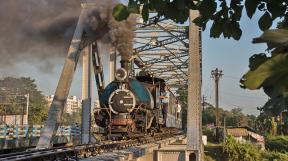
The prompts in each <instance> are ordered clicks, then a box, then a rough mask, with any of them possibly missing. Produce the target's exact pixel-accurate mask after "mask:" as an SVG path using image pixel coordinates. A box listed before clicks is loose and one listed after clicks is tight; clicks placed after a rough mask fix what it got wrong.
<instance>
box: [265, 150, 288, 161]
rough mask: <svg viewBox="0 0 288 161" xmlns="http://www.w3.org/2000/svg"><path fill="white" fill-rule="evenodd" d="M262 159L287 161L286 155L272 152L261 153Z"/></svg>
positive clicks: (287, 156)
mask: <svg viewBox="0 0 288 161" xmlns="http://www.w3.org/2000/svg"><path fill="white" fill-rule="evenodd" d="M261 155H262V157H263V159H266V160H268V161H288V154H287V153H279V152H273V151H264V152H262V153H261Z"/></svg>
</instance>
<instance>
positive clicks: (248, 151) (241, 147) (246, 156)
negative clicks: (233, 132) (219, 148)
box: [223, 136, 261, 161]
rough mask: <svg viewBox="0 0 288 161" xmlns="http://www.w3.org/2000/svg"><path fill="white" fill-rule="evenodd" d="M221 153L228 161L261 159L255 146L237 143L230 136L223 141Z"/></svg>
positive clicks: (254, 160)
mask: <svg viewBox="0 0 288 161" xmlns="http://www.w3.org/2000/svg"><path fill="white" fill-rule="evenodd" d="M223 152H224V154H225V155H226V158H227V160H228V161H238V160H241V161H256V160H260V157H261V156H260V153H259V150H258V149H257V148H256V147H255V146H253V145H252V144H250V143H239V142H237V141H236V140H235V139H234V138H233V137H232V136H228V137H227V138H226V140H225V141H224V143H223Z"/></svg>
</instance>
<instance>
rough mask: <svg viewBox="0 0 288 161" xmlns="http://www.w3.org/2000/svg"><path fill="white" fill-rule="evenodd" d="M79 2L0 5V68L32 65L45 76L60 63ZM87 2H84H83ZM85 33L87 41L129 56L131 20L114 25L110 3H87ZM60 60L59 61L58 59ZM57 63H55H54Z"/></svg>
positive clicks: (26, 0)
mask: <svg viewBox="0 0 288 161" xmlns="http://www.w3.org/2000/svg"><path fill="white" fill-rule="evenodd" d="M81 2H83V1H79V0H54V1H51V0H13V1H0V24H1V28H0V34H1V37H0V67H1V68H8V69H9V68H10V67H11V66H13V65H15V64H16V63H18V62H25V63H33V64H35V65H36V66H38V67H39V69H40V70H42V71H44V72H49V71H51V70H52V69H53V66H54V65H55V62H57V61H55V60H60V62H63V59H61V58H63V57H65V56H66V54H67V50H68V47H69V45H70V41H71V39H72V36H73V33H74V30H75V28H76V24H77V20H78V17H79V14H80V11H81V5H80V4H81ZM86 2H87V0H86ZM89 2H94V3H96V5H95V8H93V9H90V10H88V11H87V13H86V16H85V32H86V34H87V35H88V37H89V38H90V39H93V40H98V41H101V42H102V43H107V44H112V45H113V46H115V47H116V48H117V50H118V51H119V53H120V54H121V55H122V57H124V58H125V59H128V58H129V57H130V56H131V53H132V47H133V45H132V41H133V38H134V32H133V30H134V27H135V17H134V18H133V17H129V18H128V20H126V21H122V22H118V21H116V20H115V19H114V18H113V16H112V11H113V8H114V5H116V4H117V1H114V0H90V1H89ZM59 58H60V59H59ZM57 63H59V61H58V62H57Z"/></svg>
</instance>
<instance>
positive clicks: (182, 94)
mask: <svg viewBox="0 0 288 161" xmlns="http://www.w3.org/2000/svg"><path fill="white" fill-rule="evenodd" d="M177 94H178V97H177V99H178V100H179V101H180V103H181V108H182V109H181V110H182V116H181V119H182V129H186V127H187V96H188V92H187V91H186V90H181V89H179V90H178V91H177Z"/></svg>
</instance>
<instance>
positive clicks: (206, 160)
mask: <svg viewBox="0 0 288 161" xmlns="http://www.w3.org/2000/svg"><path fill="white" fill-rule="evenodd" d="M204 160H205V161H216V160H215V159H213V158H212V157H211V156H209V155H205V156H204Z"/></svg>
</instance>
